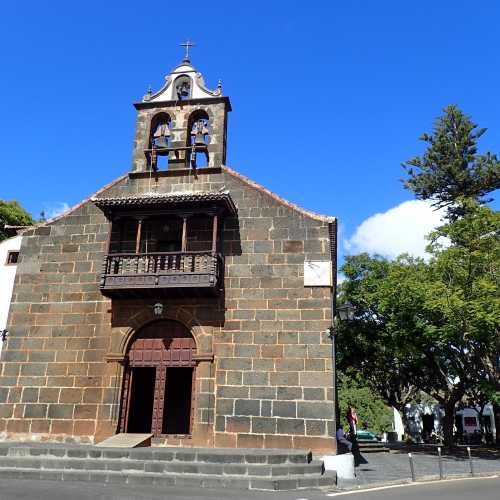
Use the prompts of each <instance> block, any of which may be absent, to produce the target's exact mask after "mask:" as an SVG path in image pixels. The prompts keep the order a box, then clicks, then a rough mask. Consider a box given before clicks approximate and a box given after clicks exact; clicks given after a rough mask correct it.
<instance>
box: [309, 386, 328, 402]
mask: <svg viewBox="0 0 500 500" xmlns="http://www.w3.org/2000/svg"><path fill="white" fill-rule="evenodd" d="M304 399H306V400H308V401H324V399H325V389H324V388H323V387H304Z"/></svg>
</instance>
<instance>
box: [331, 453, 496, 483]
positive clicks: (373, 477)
mask: <svg viewBox="0 0 500 500" xmlns="http://www.w3.org/2000/svg"><path fill="white" fill-rule="evenodd" d="M412 457H413V464H414V470H415V476H416V479H417V481H418V480H422V479H427V478H429V479H431V478H434V479H436V478H439V458H438V455H437V452H435V453H434V452H433V451H430V450H425V451H422V452H419V451H416V452H415V451H413V452H412ZM362 458H363V461H362V462H364V463H360V464H359V465H358V466H357V467H356V475H357V478H356V481H355V482H354V483H349V484H347V483H344V485H342V484H341V485H340V486H341V487H342V486H346V487H347V486H349V487H357V486H361V487H366V486H368V485H372V484H373V485H375V484H379V483H387V482H400V481H405V480H407V481H410V480H411V469H410V461H409V457H408V453H407V452H406V451H402V450H400V451H392V452H391V453H367V454H365V455H363V456H362ZM473 469H474V474H478V475H479V474H492V473H495V472H498V473H499V474H500V459H499V458H498V456H494V455H489V456H488V455H482V456H474V455H473ZM443 474H444V476H445V477H452V476H457V475H461V476H463V475H468V474H470V462H469V459H468V458H467V456H465V455H464V456H459V457H457V456H449V455H444V456H443Z"/></svg>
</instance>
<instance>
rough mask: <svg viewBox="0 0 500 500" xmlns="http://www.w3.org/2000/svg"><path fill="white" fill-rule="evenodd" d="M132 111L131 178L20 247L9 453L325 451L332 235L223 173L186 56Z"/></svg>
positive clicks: (218, 98)
mask: <svg viewBox="0 0 500 500" xmlns="http://www.w3.org/2000/svg"><path fill="white" fill-rule="evenodd" d="M135 107H136V109H137V123H136V136H135V141H134V147H133V162H132V168H131V171H130V172H129V173H127V174H126V175H123V176H122V177H120V178H118V179H116V180H115V181H114V182H112V183H111V184H109V185H108V186H105V187H104V188H102V189H100V190H99V191H98V192H97V193H95V194H94V195H93V196H92V197H90V198H88V199H86V200H84V201H82V202H81V203H80V204H78V205H77V206H76V207H73V208H72V209H71V210H69V211H68V212H67V213H65V214H63V215H62V216H60V217H57V218H55V219H52V220H50V221H47V222H45V223H43V224H39V225H38V226H35V227H33V228H29V229H27V230H25V231H24V232H23V239H22V246H21V249H20V254H19V260H18V268H17V274H16V279H15V285H14V290H13V295H12V302H11V307H10V313H9V320H8V330H9V335H8V340H7V342H6V343H5V346H4V350H3V352H2V358H1V361H2V363H1V377H0V402H1V404H0V417H1V418H0V432H1V436H2V438H3V439H40V440H60V441H64V440H75V441H78V442H99V441H100V440H102V439H104V438H106V437H109V436H111V435H113V434H116V433H119V432H130V433H151V434H153V436H154V442H155V443H156V444H159V445H162V444H166V445H178V446H207V447H252V448H253V447H255V448H309V449H312V450H318V451H319V450H332V449H333V448H334V439H333V436H334V434H335V432H334V429H332V415H333V394H332V363H331V341H330V339H329V338H328V335H327V333H326V330H327V328H328V327H329V326H330V325H331V322H332V312H331V304H332V293H333V282H332V279H333V278H332V276H335V273H336V269H335V262H336V220H335V219H334V218H332V217H326V216H322V215H318V214H315V213H312V212H309V211H306V210H304V209H302V208H300V207H298V206H296V205H293V204H291V203H289V202H287V201H286V200H284V199H282V198H280V197H279V196H277V195H276V194H274V193H272V192H270V191H268V190H267V189H265V188H263V187H262V186H260V185H258V184H256V183H255V182H253V181H251V180H249V179H248V178H246V177H244V176H242V175H240V174H239V173H237V172H236V171H234V170H232V169H231V168H229V167H228V166H226V131H227V116H228V113H229V112H230V111H231V105H230V101H229V99H228V98H227V97H225V96H223V94H222V88H221V85H220V84H219V85H218V86H217V88H216V90H213V91H212V90H209V89H208V88H207V87H206V86H205V83H204V81H203V78H202V76H201V75H200V73H198V72H197V71H196V70H195V69H194V68H193V66H192V65H191V63H190V61H189V60H188V58H187V57H186V58H185V59H184V61H183V62H182V63H181V64H180V65H179V66H177V67H176V68H175V69H174V70H173V71H172V72H171V73H170V74H169V75H168V76H167V77H166V81H165V84H164V86H163V87H162V88H161V89H160V90H159V91H158V92H156V93H153V92H152V91H149V92H148V93H147V94H146V95H145V96H144V98H143V99H142V101H141V102H139V103H136V104H135ZM332 268H333V269H332Z"/></svg>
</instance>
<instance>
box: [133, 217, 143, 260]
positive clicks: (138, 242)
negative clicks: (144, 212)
mask: <svg viewBox="0 0 500 500" xmlns="http://www.w3.org/2000/svg"><path fill="white" fill-rule="evenodd" d="M141 235H142V218H141V219H137V236H136V239H135V253H140V251H141Z"/></svg>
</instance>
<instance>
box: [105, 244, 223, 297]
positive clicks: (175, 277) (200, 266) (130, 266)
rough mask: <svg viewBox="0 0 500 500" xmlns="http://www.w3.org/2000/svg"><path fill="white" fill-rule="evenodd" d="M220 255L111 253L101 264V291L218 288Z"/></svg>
mask: <svg viewBox="0 0 500 500" xmlns="http://www.w3.org/2000/svg"><path fill="white" fill-rule="evenodd" d="M222 270H223V261H222V256H221V255H220V254H218V253H214V252H155V253H113V254H109V255H108V256H107V257H106V258H105V260H104V264H103V272H102V277H101V290H102V291H103V293H106V292H107V291H113V290H114V291H126V290H127V289H130V290H137V289H161V288H187V287H189V288H213V289H215V288H217V287H218V286H219V285H220V282H221V276H222Z"/></svg>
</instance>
